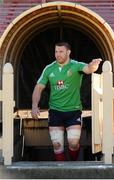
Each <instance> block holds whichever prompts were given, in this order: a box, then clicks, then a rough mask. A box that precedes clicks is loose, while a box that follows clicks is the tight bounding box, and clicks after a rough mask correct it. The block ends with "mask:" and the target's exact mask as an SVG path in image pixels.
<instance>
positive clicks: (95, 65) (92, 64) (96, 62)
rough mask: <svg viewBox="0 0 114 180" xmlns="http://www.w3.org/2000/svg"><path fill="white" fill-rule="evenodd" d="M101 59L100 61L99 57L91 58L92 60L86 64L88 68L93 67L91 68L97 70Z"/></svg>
mask: <svg viewBox="0 0 114 180" xmlns="http://www.w3.org/2000/svg"><path fill="white" fill-rule="evenodd" d="M101 61H102V59H101V58H98V59H93V60H92V61H91V62H90V63H89V64H88V66H90V68H93V69H95V70H97V69H98V67H99V64H100V62H101Z"/></svg>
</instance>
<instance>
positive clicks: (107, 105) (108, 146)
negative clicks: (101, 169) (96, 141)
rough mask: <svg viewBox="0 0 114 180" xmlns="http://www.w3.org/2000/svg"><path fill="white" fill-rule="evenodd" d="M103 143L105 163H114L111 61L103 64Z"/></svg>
mask: <svg viewBox="0 0 114 180" xmlns="http://www.w3.org/2000/svg"><path fill="white" fill-rule="evenodd" d="M102 71H103V141H102V152H103V154H104V162H105V163H106V164H110V163H112V153H113V89H112V87H113V82H112V81H113V80H112V67H111V63H110V62H109V61H105V62H104V64H103V68H102Z"/></svg>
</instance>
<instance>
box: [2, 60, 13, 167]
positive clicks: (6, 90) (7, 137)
mask: <svg viewBox="0 0 114 180" xmlns="http://www.w3.org/2000/svg"><path fill="white" fill-rule="evenodd" d="M2 90H3V106H2V113H3V114H2V116H3V141H2V143H3V157H4V164H5V165H11V164H12V156H13V107H14V101H13V98H14V97H13V95H14V89H13V68H12V65H11V64H10V63H6V64H5V65H4V68H3V82H2Z"/></svg>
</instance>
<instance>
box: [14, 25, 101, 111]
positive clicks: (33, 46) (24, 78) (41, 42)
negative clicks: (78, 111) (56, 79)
mask: <svg viewBox="0 0 114 180" xmlns="http://www.w3.org/2000/svg"><path fill="white" fill-rule="evenodd" d="M60 40H63V41H67V42H69V43H70V45H71V48H72V53H71V58H73V59H76V60H78V61H83V62H86V63H89V62H90V61H91V59H93V58H97V57H101V56H102V55H101V53H100V51H99V49H98V48H97V46H96V45H95V43H94V41H93V39H92V38H91V37H89V36H88V35H87V34H86V33H84V32H81V31H79V30H77V29H76V28H72V27H63V28H62V29H61V28H60V27H58V26H57V27H54V28H50V29H47V30H44V31H42V32H40V33H39V32H36V33H35V34H34V37H33V38H32V39H31V41H29V42H28V43H26V47H25V49H24V51H23V54H22V58H21V63H20V68H19V103H18V104H17V108H18V109H23V108H24V109H30V108H31V96H32V92H33V88H34V86H35V84H36V82H37V79H38V78H39V77H40V75H41V73H42V70H43V69H44V67H45V66H46V65H47V64H49V63H51V62H53V61H54V60H55V58H54V45H55V43H56V42H58V41H60ZM98 72H101V69H100V68H99V70H98ZM90 81H91V75H84V78H83V83H82V88H81V98H82V103H83V108H84V109H91V86H90ZM85 90H86V91H85ZM48 99H49V86H48V85H47V88H46V89H45V90H44V92H43V94H42V98H41V101H40V107H41V108H44V109H45V108H48Z"/></svg>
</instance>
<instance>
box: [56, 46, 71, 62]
mask: <svg viewBox="0 0 114 180" xmlns="http://www.w3.org/2000/svg"><path fill="white" fill-rule="evenodd" d="M69 55H70V50H68V49H67V48H66V47H65V46H55V58H56V60H57V62H58V63H60V64H64V63H65V62H67V61H68V60H69Z"/></svg>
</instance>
